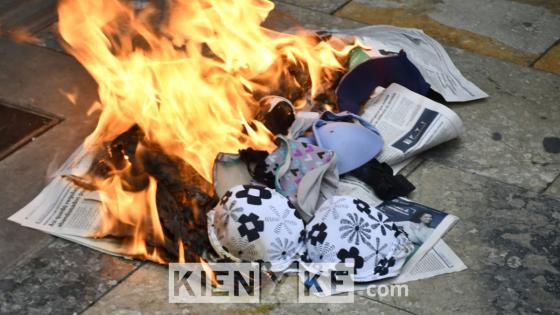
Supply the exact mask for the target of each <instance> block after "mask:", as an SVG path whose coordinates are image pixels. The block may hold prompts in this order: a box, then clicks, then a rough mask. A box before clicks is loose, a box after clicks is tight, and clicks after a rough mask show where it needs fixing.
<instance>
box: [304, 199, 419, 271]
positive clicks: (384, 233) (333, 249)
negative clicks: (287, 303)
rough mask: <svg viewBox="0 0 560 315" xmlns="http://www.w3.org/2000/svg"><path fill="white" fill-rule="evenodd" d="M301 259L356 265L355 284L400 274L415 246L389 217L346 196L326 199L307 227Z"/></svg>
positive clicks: (362, 202) (364, 203) (358, 200)
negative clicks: (304, 247)
mask: <svg viewBox="0 0 560 315" xmlns="http://www.w3.org/2000/svg"><path fill="white" fill-rule="evenodd" d="M305 230H306V232H307V235H306V237H305V238H306V251H305V252H304V254H303V255H302V258H301V260H302V261H304V262H314V263H339V262H340V263H350V262H352V263H353V264H354V280H355V281H373V280H379V279H383V278H388V277H394V276H396V275H398V274H399V272H400V269H401V268H402V266H403V264H404V262H405V260H406V257H407V256H408V255H409V254H410V253H412V251H413V250H414V247H413V246H412V243H411V242H410V241H409V240H408V238H407V237H406V236H405V234H404V233H403V232H402V231H401V230H399V229H398V228H397V226H396V225H395V224H394V223H393V222H391V221H390V220H389V218H388V217H387V216H385V215H384V214H383V213H381V212H380V211H379V210H377V209H376V208H374V207H371V206H370V205H368V204H367V203H366V202H364V201H362V200H360V199H356V198H352V197H347V196H335V197H332V198H331V199H329V200H327V201H326V202H325V203H324V204H323V205H322V206H321V207H320V208H319V209H318V210H317V211H316V212H315V216H314V217H313V219H312V220H311V221H310V222H309V223H308V224H307V226H306V228H305Z"/></svg>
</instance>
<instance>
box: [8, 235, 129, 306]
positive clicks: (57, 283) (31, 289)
mask: <svg viewBox="0 0 560 315" xmlns="http://www.w3.org/2000/svg"><path fill="white" fill-rule="evenodd" d="M139 265H140V262H135V261H129V260H124V259H119V258H115V257H113V256H108V255H104V254H101V253H99V252H96V251H93V250H91V249H88V248H86V247H83V246H80V245H77V244H74V243H70V242H67V241H64V240H61V239H56V240H54V241H53V242H51V243H50V244H49V245H48V246H46V247H45V248H43V249H41V250H40V251H38V252H37V253H36V254H35V255H33V256H32V257H30V258H29V259H27V260H25V262H22V264H21V265H18V267H17V268H16V269H14V270H12V271H11V272H8V273H7V274H4V275H2V276H1V277H0V291H1V292H2V294H0V313H1V314H41V315H42V314H77V313H79V312H80V311H82V310H84V309H85V308H86V307H87V306H88V305H90V304H91V303H93V301H95V300H97V299H98V298H99V297H101V296H102V295H104V294H105V293H106V292H107V291H109V290H110V289H111V288H113V287H114V286H116V285H117V284H118V283H119V282H120V281H121V280H122V279H123V278H124V277H126V276H127V275H128V274H130V273H131V272H132V271H134V270H135V269H136V268H137V267H138V266H139Z"/></svg>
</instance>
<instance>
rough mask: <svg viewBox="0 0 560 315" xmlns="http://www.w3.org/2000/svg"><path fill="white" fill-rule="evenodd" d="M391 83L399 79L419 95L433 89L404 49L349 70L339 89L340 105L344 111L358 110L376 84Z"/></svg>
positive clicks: (399, 82)
mask: <svg viewBox="0 0 560 315" xmlns="http://www.w3.org/2000/svg"><path fill="white" fill-rule="evenodd" d="M391 83H398V84H400V85H402V86H404V87H405V88H407V89H409V90H411V91H413V92H416V93H418V94H420V95H426V94H428V92H429V90H430V84H428V82H426V80H424V77H423V76H422V74H420V71H418V69H417V68H416V66H414V64H413V63H412V62H410V60H408V58H407V57H406V53H405V52H404V51H402V50H401V51H400V52H399V54H398V55H395V56H390V57H382V58H375V59H370V60H367V61H365V62H363V63H361V64H359V65H358V66H356V67H355V68H354V69H352V70H351V71H350V72H348V73H347V74H346V75H345V76H344V77H343V78H342V80H341V81H340V83H339V85H338V88H337V90H336V96H337V98H338V106H339V108H340V110H341V111H344V110H347V111H350V112H352V113H354V114H359V113H360V106H361V105H362V104H363V103H364V102H365V101H367V100H368V99H369V97H370V95H371V93H373V91H374V90H375V88H376V87H378V86H381V87H384V88H386V87H388V86H389V85H390V84H391Z"/></svg>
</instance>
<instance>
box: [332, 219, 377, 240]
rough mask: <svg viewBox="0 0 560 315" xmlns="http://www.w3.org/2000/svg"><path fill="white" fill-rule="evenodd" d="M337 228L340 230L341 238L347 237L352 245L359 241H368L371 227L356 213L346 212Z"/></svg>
mask: <svg viewBox="0 0 560 315" xmlns="http://www.w3.org/2000/svg"><path fill="white" fill-rule="evenodd" d="M338 230H339V231H340V232H341V235H340V237H341V238H343V239H346V238H348V242H349V243H354V245H360V242H364V243H368V240H369V239H371V235H370V233H371V231H372V229H371V228H370V225H369V223H368V222H366V220H365V219H364V218H362V217H360V216H358V214H357V213H347V214H346V218H343V219H342V220H340V227H339V228H338Z"/></svg>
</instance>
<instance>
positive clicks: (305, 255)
mask: <svg viewBox="0 0 560 315" xmlns="http://www.w3.org/2000/svg"><path fill="white" fill-rule="evenodd" d="M300 259H301V261H303V262H305V263H310V262H312V260H311V258H309V252H308V251H304V252H303V254H301V256H300Z"/></svg>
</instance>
